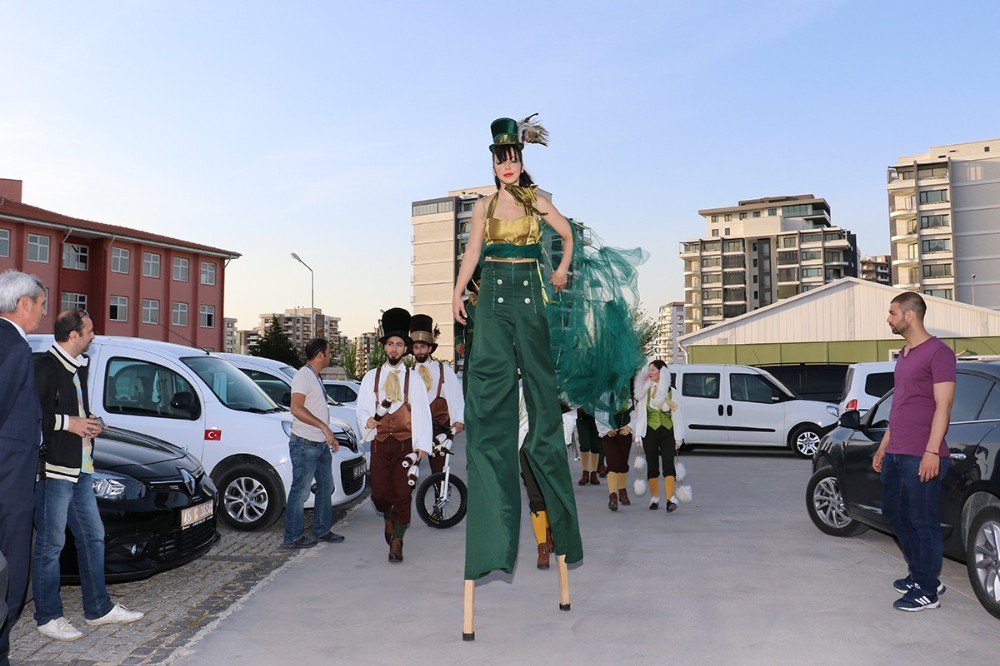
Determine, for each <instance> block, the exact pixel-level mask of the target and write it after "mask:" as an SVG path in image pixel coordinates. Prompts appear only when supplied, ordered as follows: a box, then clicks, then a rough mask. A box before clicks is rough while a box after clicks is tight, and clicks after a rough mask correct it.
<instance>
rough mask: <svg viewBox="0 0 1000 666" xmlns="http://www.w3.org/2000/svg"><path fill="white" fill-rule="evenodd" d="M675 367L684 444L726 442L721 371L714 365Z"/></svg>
mask: <svg viewBox="0 0 1000 666" xmlns="http://www.w3.org/2000/svg"><path fill="white" fill-rule="evenodd" d="M695 367H696V366H690V368H684V369H683V370H680V369H679V370H678V374H680V382H679V383H680V390H681V399H680V400H679V401H678V403H679V405H678V406H679V407H680V410H679V411H680V414H679V416H680V418H681V419H682V420H683V422H684V442H685V443H687V444H728V443H729V433H728V432H727V431H726V425H727V417H726V412H725V406H724V402H725V400H724V397H723V395H722V372H721V371H720V370H719V369H716V368H706V369H704V370H696V369H694V368H695Z"/></svg>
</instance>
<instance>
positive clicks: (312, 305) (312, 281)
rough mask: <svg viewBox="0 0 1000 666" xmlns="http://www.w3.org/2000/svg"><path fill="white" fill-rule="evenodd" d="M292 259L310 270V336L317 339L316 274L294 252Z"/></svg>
mask: <svg viewBox="0 0 1000 666" xmlns="http://www.w3.org/2000/svg"><path fill="white" fill-rule="evenodd" d="M292 259H294V260H295V261H297V262H299V263H300V264H302V265H303V266H305V267H306V268H308V269H309V321H310V325H309V328H310V329H312V330H311V331H310V334H311V335H312V336H313V337H316V274H315V273H313V269H312V268H309V264H307V263H306V262H304V261H302V258H301V257H300V256H299V255H297V254H295V253H294V252H292Z"/></svg>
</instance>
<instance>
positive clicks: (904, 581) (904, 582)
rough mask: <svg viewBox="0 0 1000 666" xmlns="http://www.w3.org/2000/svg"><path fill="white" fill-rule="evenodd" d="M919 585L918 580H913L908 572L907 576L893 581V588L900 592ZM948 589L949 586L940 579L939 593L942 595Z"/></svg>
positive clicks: (905, 591)
mask: <svg viewBox="0 0 1000 666" xmlns="http://www.w3.org/2000/svg"><path fill="white" fill-rule="evenodd" d="M916 586H917V583H916V581H914V580H913V576H912V575H910V574H907V576H906V578H900V579H898V580H894V581H893V582H892V589H894V590H896V591H897V592H899V593H900V594H906V593H907V592H909V591H910V590H911V589H913V588H914V587H916ZM947 591H948V588H947V587H945V586H944V583H942V582H941V581H938V589H937V595H938V596H939V597H940V596H941V595H942V594H944V593H945V592H947Z"/></svg>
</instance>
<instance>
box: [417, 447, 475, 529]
mask: <svg viewBox="0 0 1000 666" xmlns="http://www.w3.org/2000/svg"><path fill="white" fill-rule="evenodd" d="M443 450H444V454H445V456H444V470H443V471H441V472H438V473H436V474H431V475H430V476H428V477H427V478H426V479H424V480H423V482H421V484H420V486H419V487H418V488H417V500H416V502H417V515H419V516H420V519H421V520H423V521H424V522H425V523H427V524H428V525H430V526H431V527H436V528H438V529H445V528H447V527H454V526H455V525H458V524H459V523H460V522H462V518H465V511H466V509H467V508H468V504H467V502H468V496H469V491H468V490H467V489H466V487H465V482H464V481H462V479H460V478H458V477H457V476H454V475H453V474H452V473H451V441H450V440H448V445H447V446H446V447H444V449H443Z"/></svg>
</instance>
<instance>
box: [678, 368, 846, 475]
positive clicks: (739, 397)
mask: <svg viewBox="0 0 1000 666" xmlns="http://www.w3.org/2000/svg"><path fill="white" fill-rule="evenodd" d="M667 368H668V369H669V371H670V373H671V379H672V380H673V385H674V387H675V389H674V399H675V401H676V402H677V405H678V414H677V423H676V425H675V436H677V437H679V438H682V439H683V440H684V444H685V445H686V446H708V445H716V446H787V447H788V448H790V449H791V450H792V452H793V453H795V454H796V455H798V456H800V457H803V458H811V457H812V455H813V454H814V453H815V452H816V449H817V447H818V446H819V442H820V439H821V438H822V437H823V435H824V434H826V433H827V432H829V431H830V430H831V429H833V427H834V426H835V425H836V424H837V417H836V416H835V415H833V414H832V413H831V411H832V410H833V409H834V408H833V405H831V404H829V403H826V402H820V401H818V400H801V399H799V398H798V397H797V396H796V395H795V394H794V393H792V392H791V391H789V390H788V388H786V387H785V386H784V385H783V384H782V383H781V382H779V381H778V380H777V379H775V378H774V377H773V376H772V375H771V374H770V373H768V372H766V371H764V370H761V369H760V368H754V367H751V366H749V365H716V364H702V363H693V364H678V365H669V366H667Z"/></svg>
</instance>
